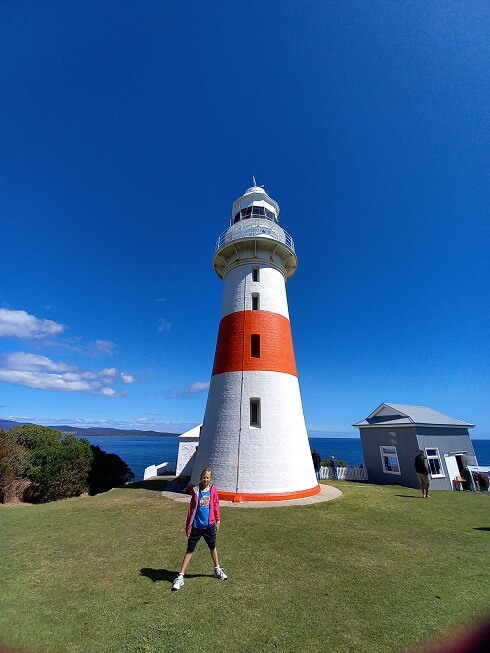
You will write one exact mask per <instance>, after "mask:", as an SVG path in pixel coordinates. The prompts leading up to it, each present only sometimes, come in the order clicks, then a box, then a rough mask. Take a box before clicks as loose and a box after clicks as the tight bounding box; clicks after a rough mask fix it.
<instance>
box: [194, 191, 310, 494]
mask: <svg viewBox="0 0 490 653" xmlns="http://www.w3.org/2000/svg"><path fill="white" fill-rule="evenodd" d="M278 220H279V205H278V203H277V202H276V201H275V200H273V199H272V198H271V197H269V195H268V194H267V193H266V191H265V190H264V189H263V188H262V187H259V186H257V185H255V180H254V185H253V186H252V187H251V188H248V189H247V191H246V192H245V194H244V195H242V196H241V197H239V198H238V199H237V200H236V201H235V202H234V204H233V208H232V215H231V219H230V225H229V227H228V229H226V231H225V232H224V233H223V234H222V235H221V236H220V237H219V239H218V242H217V245H216V251H215V255H214V269H215V271H216V273H217V274H218V276H219V277H220V278H221V279H223V282H224V294H223V303H222V309H221V321H220V325H219V331H218V338H217V344H216V353H215V358H214V365H213V371H212V377H211V383H210V387H209V394H208V401H207V405H206V411H205V415H204V420H203V425H202V429H201V435H200V440H199V447H198V449H197V451H196V458H195V463H194V467H193V473H192V478H191V482H192V483H194V484H196V483H198V481H199V475H200V472H201V470H202V469H203V468H205V467H211V468H212V470H213V475H214V482H215V484H216V487H217V488H218V490H219V495H220V498H221V499H225V500H232V501H266V500H267V501H271V500H284V499H296V498H300V497H306V496H312V495H314V494H317V493H318V492H319V491H320V487H319V485H318V482H317V480H316V476H315V472H314V469H313V463H312V459H311V453H310V447H309V442H308V435H307V432H306V426H305V420H304V415H303V406H302V403H301V394H300V389H299V383H298V375H297V370H296V363H295V357H294V351H293V340H292V335H291V325H290V322H289V311H288V303H287V296H286V285H285V282H286V281H287V280H288V279H289V278H290V277H291V276H292V275H293V274H294V272H295V271H296V268H297V262H298V261H297V256H296V252H295V249H294V243H293V240H292V238H291V237H290V235H289V234H288V233H287V232H286V231H284V229H282V228H281V227H280V226H279V224H278Z"/></svg>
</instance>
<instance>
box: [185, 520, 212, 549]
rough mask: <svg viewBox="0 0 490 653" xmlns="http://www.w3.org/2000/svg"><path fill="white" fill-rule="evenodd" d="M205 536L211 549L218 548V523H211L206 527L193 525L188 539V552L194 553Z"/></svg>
mask: <svg viewBox="0 0 490 653" xmlns="http://www.w3.org/2000/svg"><path fill="white" fill-rule="evenodd" d="M201 537H203V538H204V541H205V542H206V544H207V545H208V546H209V548H210V550H211V551H212V550H213V549H215V548H216V524H210V525H209V526H207V527H206V528H196V527H195V526H193V527H192V530H191V534H190V535H189V539H188V540H187V553H192V552H193V551H194V549H195V548H196V545H197V543H198V542H199V540H200V539H201Z"/></svg>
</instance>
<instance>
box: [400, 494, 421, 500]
mask: <svg viewBox="0 0 490 653" xmlns="http://www.w3.org/2000/svg"><path fill="white" fill-rule="evenodd" d="M395 497H401V498H402V499H421V498H422V497H421V496H419V495H418V494H395Z"/></svg>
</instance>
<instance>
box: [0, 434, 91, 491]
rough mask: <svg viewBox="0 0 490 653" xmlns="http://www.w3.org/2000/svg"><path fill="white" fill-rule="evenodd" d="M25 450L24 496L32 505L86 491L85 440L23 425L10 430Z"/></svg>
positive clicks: (88, 456)
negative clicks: (26, 483)
mask: <svg viewBox="0 0 490 653" xmlns="http://www.w3.org/2000/svg"><path fill="white" fill-rule="evenodd" d="M10 433H11V434H13V436H14V437H15V439H16V442H17V444H18V445H20V446H22V447H24V448H25V449H26V450H27V451H28V462H27V464H26V467H25V475H26V476H27V477H28V478H29V480H30V481H31V484H30V486H29V488H28V491H27V493H26V497H27V498H28V499H29V500H30V501H33V502H35V503H37V502H39V503H43V502H46V501H56V500H58V499H66V498H68V497H74V496H79V495H80V494H82V493H83V492H85V491H86V490H87V485H88V483H87V479H88V475H89V472H90V467H91V463H92V457H93V454H92V451H91V449H90V445H89V443H88V442H87V440H83V439H78V438H75V437H74V436H72V435H67V436H63V435H62V434H61V432H60V431H56V430H54V429H50V428H48V427H46V426H36V425H33V424H25V425H22V426H16V427H14V428H13V429H11V431H10Z"/></svg>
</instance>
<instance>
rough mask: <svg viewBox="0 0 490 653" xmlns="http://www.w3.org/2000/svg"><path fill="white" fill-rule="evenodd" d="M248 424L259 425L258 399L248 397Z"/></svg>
mask: <svg viewBox="0 0 490 653" xmlns="http://www.w3.org/2000/svg"><path fill="white" fill-rule="evenodd" d="M250 426H260V399H250Z"/></svg>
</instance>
